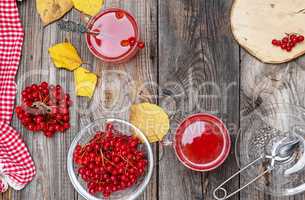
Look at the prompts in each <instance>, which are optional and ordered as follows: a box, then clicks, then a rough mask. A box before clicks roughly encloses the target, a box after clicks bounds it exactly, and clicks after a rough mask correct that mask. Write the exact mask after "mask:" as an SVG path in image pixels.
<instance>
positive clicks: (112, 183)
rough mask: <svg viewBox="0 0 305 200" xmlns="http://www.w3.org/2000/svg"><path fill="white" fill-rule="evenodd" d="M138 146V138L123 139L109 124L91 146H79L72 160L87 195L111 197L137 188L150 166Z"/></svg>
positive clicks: (124, 136)
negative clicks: (76, 165)
mask: <svg viewBox="0 0 305 200" xmlns="http://www.w3.org/2000/svg"><path fill="white" fill-rule="evenodd" d="M139 144H140V141H139V139H138V138H136V137H133V136H126V135H123V134H122V133H120V132H118V131H117V130H115V129H114V127H113V125H112V124H111V123H110V124H107V125H106V130H105V131H104V132H97V133H96V135H95V136H94V137H93V138H92V139H91V140H90V142H89V143H87V144H85V145H84V146H81V145H77V147H76V149H75V151H74V154H73V160H74V162H75V163H76V164H78V165H79V168H78V173H79V175H80V176H81V178H82V179H83V180H84V181H85V182H86V183H87V189H88V192H89V193H91V194H96V193H99V192H100V193H102V194H103V196H104V197H109V196H110V195H111V194H112V193H113V192H116V191H119V190H124V189H126V188H128V187H131V186H133V185H134V184H136V182H137V180H138V179H139V178H140V177H141V176H142V175H143V174H144V173H145V169H146V166H147V164H148V162H147V159H146V158H145V154H144V152H143V151H141V150H139V149H138V146H139Z"/></svg>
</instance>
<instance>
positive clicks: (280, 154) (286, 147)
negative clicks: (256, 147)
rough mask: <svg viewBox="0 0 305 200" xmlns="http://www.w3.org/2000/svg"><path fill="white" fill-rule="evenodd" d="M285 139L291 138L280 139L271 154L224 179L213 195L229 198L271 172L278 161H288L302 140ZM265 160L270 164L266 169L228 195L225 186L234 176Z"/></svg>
mask: <svg viewBox="0 0 305 200" xmlns="http://www.w3.org/2000/svg"><path fill="white" fill-rule="evenodd" d="M285 140H289V138H283V139H281V140H280V141H278V142H277V143H276V144H274V146H273V148H272V151H271V154H266V155H261V156H260V157H258V158H257V159H256V160H254V161H253V162H251V163H249V164H248V165H247V166H245V167H244V168H242V169H241V170H239V171H238V172H236V173H235V174H234V175H232V176H231V177H230V178H228V179H227V180H226V181H224V182H223V183H222V184H221V185H219V186H218V187H217V188H216V189H215V190H214V192H213V196H214V198H215V199H217V200H224V199H227V198H230V197H231V196H233V195H235V194H236V193H238V192H240V191H241V190H243V189H244V188H246V187H248V186H249V185H250V184H252V183H254V182H255V181H256V180H258V179H260V178H261V177H263V176H264V175H265V174H267V173H270V172H271V171H272V170H273V169H274V168H275V167H276V166H275V163H276V162H280V163H281V162H286V161H287V160H289V159H291V158H292V156H293V155H294V152H295V149H296V148H297V147H298V145H299V143H300V140H299V139H297V138H295V139H293V140H291V141H289V142H286V143H285ZM261 160H265V161H264V162H269V165H268V166H266V170H264V171H263V172H262V173H261V174H259V175H258V176H257V177H255V178H253V179H252V180H251V181H249V182H248V183H246V184H245V185H244V186H242V187H240V188H239V189H238V190H236V191H234V192H232V193H231V194H229V195H228V192H227V190H226V189H225V188H223V186H224V185H225V184H226V183H227V182H229V181H230V180H231V179H233V178H234V177H236V176H238V175H239V174H240V173H241V172H243V171H245V170H246V169H248V168H249V167H251V166H253V165H254V164H255V163H257V162H259V161H261ZM219 191H222V192H223V194H222V196H221V197H220V196H219V195H218V194H217V192H219Z"/></svg>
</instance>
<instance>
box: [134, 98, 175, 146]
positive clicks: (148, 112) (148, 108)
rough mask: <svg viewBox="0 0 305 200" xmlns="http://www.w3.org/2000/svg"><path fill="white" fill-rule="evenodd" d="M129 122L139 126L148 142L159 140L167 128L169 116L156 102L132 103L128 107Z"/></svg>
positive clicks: (166, 131)
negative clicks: (129, 107)
mask: <svg viewBox="0 0 305 200" xmlns="http://www.w3.org/2000/svg"><path fill="white" fill-rule="evenodd" d="M130 123H132V124H133V125H135V126H136V127H137V128H139V129H140V130H141V131H142V132H143V133H144V134H145V135H146V137H147V139H148V140H149V141H150V142H157V141H161V140H162V139H163V137H164V136H165V135H166V134H167V133H168V130H169V117H168V115H167V114H166V112H165V111H164V110H163V109H162V108H161V107H159V106H158V105H156V104H151V103H140V104H134V105H132V106H131V109H130Z"/></svg>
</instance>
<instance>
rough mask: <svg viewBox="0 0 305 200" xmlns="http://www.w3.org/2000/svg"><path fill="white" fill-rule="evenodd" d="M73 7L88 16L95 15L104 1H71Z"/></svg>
mask: <svg viewBox="0 0 305 200" xmlns="http://www.w3.org/2000/svg"><path fill="white" fill-rule="evenodd" d="M72 1H73V4H74V7H75V8H76V9H77V10H79V11H81V12H83V13H85V14H87V15H90V16H94V15H96V14H97V13H98V12H99V11H100V10H101V8H102V5H103V4H104V0H72Z"/></svg>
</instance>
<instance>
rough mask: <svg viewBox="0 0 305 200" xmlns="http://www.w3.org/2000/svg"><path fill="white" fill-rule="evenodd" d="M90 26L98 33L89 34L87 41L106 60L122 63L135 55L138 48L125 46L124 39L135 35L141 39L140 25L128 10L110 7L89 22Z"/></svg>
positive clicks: (95, 52)
mask: <svg viewBox="0 0 305 200" xmlns="http://www.w3.org/2000/svg"><path fill="white" fill-rule="evenodd" d="M88 28H89V29H90V30H91V31H93V32H98V34H97V35H94V34H87V35H86V41H87V44H88V47H89V49H90V51H91V52H92V53H93V54H94V55H96V56H97V57H98V58H100V59H101V60H103V61H106V62H114V63H121V62H124V61H127V60H128V59H130V58H131V57H133V56H134V55H135V54H136V52H137V51H138V48H137V47H136V45H135V46H130V45H127V46H123V45H122V44H121V43H122V41H123V40H128V39H129V38H131V37H133V38H135V39H136V40H137V41H138V40H139V31H138V25H137V23H136V21H135V19H134V18H133V17H132V16H131V15H130V14H129V13H127V12H126V11H124V10H121V9H117V8H112V9H108V10H106V11H104V12H102V13H100V14H99V15H97V16H96V17H94V18H93V19H91V20H90V21H89V23H88Z"/></svg>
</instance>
